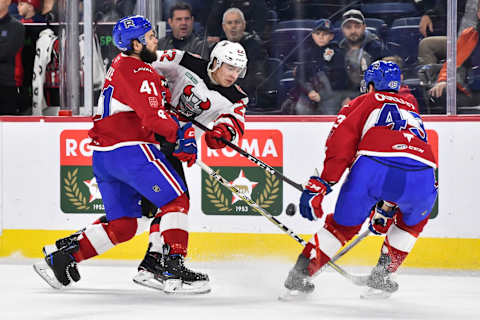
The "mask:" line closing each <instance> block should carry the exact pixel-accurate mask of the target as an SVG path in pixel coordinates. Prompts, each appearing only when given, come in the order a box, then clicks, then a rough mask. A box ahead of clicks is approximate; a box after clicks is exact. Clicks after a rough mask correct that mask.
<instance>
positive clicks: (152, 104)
mask: <svg viewBox="0 0 480 320" xmlns="http://www.w3.org/2000/svg"><path fill="white" fill-rule="evenodd" d="M148 103H149V104H150V107H152V108H154V109H158V99H157V97H148Z"/></svg>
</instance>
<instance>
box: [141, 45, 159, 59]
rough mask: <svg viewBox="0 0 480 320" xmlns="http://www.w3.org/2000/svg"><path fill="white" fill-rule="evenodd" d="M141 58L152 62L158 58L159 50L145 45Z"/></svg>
mask: <svg viewBox="0 0 480 320" xmlns="http://www.w3.org/2000/svg"><path fill="white" fill-rule="evenodd" d="M140 59H142V61H143V62H145V63H152V62H153V61H155V60H157V52H156V51H150V50H148V49H147V47H146V46H143V48H142V50H141V51H140Z"/></svg>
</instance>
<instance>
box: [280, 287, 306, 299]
mask: <svg viewBox="0 0 480 320" xmlns="http://www.w3.org/2000/svg"><path fill="white" fill-rule="evenodd" d="M307 296H308V293H305V292H302V291H299V290H289V289H285V291H284V292H282V294H281V295H280V296H278V300H280V301H284V302H288V301H298V300H305V299H306V298H307Z"/></svg>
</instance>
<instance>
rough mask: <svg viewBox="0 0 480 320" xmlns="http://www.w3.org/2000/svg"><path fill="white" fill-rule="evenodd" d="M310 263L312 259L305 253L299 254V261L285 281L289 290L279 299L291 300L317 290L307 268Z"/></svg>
mask: <svg viewBox="0 0 480 320" xmlns="http://www.w3.org/2000/svg"><path fill="white" fill-rule="evenodd" d="M309 263H310V260H309V259H308V258H306V257H305V256H304V255H303V254H300V255H299V256H298V260H297V263H296V264H295V266H294V267H293V269H292V270H290V272H289V273H288V276H287V280H285V283H284V286H285V288H286V289H287V290H286V292H284V293H283V294H282V295H280V297H278V299H279V300H282V301H290V300H296V299H301V298H304V297H305V296H306V295H308V294H310V293H312V292H313V290H315V285H314V284H313V283H311V282H310V279H311V278H310V275H309V274H308V270H307V266H308V264H309Z"/></svg>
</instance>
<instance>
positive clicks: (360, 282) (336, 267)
mask: <svg viewBox="0 0 480 320" xmlns="http://www.w3.org/2000/svg"><path fill="white" fill-rule="evenodd" d="M196 164H197V165H198V166H200V168H202V170H204V171H205V172H206V173H208V174H209V175H210V176H211V177H213V178H214V179H215V180H217V181H218V182H220V184H222V185H223V186H224V187H226V188H227V189H229V190H230V191H231V192H232V193H234V194H236V195H237V196H238V197H239V198H241V199H242V200H243V201H245V202H246V203H247V204H248V205H249V206H250V207H252V208H253V209H254V210H255V211H257V212H258V213H260V214H261V215H262V216H264V217H265V218H267V219H268V220H269V221H270V222H272V223H273V224H274V225H276V226H277V227H278V228H280V229H281V230H282V231H283V232H285V233H286V234H288V235H289V236H290V237H292V238H293V239H295V241H297V242H298V243H300V244H301V245H302V246H304V247H305V246H306V245H307V242H306V241H305V240H303V239H302V238H301V237H300V236H299V235H297V234H296V233H295V232H293V230H291V229H290V228H288V227H287V226H285V225H284V224H283V223H282V222H280V221H279V220H278V219H277V218H275V217H274V216H272V215H271V214H270V213H269V212H268V211H266V210H265V209H263V208H262V207H260V206H259V205H258V204H257V203H256V202H255V201H253V200H252V199H251V198H249V197H248V196H246V195H245V194H243V193H242V192H241V191H240V190H239V189H238V188H237V187H235V186H234V185H230V184H229V183H228V181H227V180H225V178H223V177H222V176H221V175H220V174H219V173H217V172H215V171H214V170H213V169H212V168H210V167H209V166H207V165H206V164H205V163H203V162H202V161H201V160H199V159H197V161H196ZM362 235H363V234H362ZM365 236H366V235H365ZM359 238H360V237H359ZM362 239H363V238H362ZM360 240H361V239H360ZM360 240H358V241H357V242H355V244H353V245H351V246H348V247H349V248H348V249H347V250H345V251H344V250H342V251H341V252H340V253H341V255H340V256H338V257H337V258H336V259H338V258H340V257H341V256H342V255H344V254H345V253H347V251H349V250H350V249H351V248H353V246H355V245H356V244H357V243H358V242H360ZM342 252H343V253H342ZM340 253H339V254H340ZM328 264H329V265H330V266H331V267H332V268H333V269H334V270H335V271H337V272H338V273H340V274H341V275H342V276H343V277H345V278H347V279H348V280H350V281H352V282H353V283H354V284H356V285H359V286H363V285H365V284H366V283H365V279H364V278H365V277H364V276H355V275H352V274H350V273H348V272H347V271H345V270H344V269H343V268H342V267H340V266H339V265H337V264H335V262H333V261H331V260H330V261H328Z"/></svg>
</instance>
